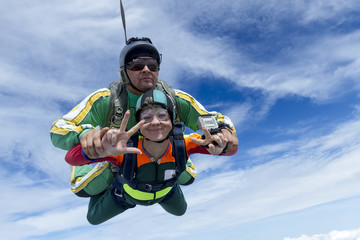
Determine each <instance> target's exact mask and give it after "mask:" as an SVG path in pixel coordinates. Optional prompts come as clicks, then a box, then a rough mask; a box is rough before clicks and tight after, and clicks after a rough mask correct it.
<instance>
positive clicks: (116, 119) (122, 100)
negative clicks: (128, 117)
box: [107, 80, 128, 128]
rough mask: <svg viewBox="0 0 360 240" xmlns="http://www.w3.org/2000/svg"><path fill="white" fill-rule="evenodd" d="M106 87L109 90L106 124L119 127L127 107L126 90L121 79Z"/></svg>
mask: <svg viewBox="0 0 360 240" xmlns="http://www.w3.org/2000/svg"><path fill="white" fill-rule="evenodd" d="M108 88H109V89H110V91H111V95H110V103H109V112H108V115H107V126H109V127H110V128H120V124H121V121H122V119H123V117H124V114H125V111H126V109H127V102H128V96H127V91H126V88H125V86H124V83H122V82H121V80H116V81H114V82H112V83H111V84H110V85H109V87H108Z"/></svg>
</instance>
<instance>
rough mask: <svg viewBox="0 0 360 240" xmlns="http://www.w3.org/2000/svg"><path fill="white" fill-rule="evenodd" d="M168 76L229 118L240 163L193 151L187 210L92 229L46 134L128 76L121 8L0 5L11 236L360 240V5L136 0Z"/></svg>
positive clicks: (140, 30) (122, 218) (134, 17)
mask: <svg viewBox="0 0 360 240" xmlns="http://www.w3.org/2000/svg"><path fill="white" fill-rule="evenodd" d="M124 6H125V10H126V19H127V29H128V30H127V34H128V36H129V37H130V36H140V37H141V36H147V37H150V38H151V39H152V41H153V43H154V44H155V45H156V46H157V48H158V49H159V51H160V52H161V53H162V54H163V63H162V66H161V71H160V78H161V79H163V80H166V81H167V82H168V83H170V84H171V85H172V86H173V87H176V88H179V89H181V90H183V91H186V92H188V93H190V94H191V95H193V96H194V97H196V99H197V100H198V101H199V102H201V103H202V104H203V105H204V106H205V107H206V108H207V109H208V110H216V111H219V112H221V113H223V114H225V115H227V116H229V117H230V118H231V119H232V120H233V122H234V123H235V127H236V129H237V134H238V137H239V141H240V145H239V151H238V153H237V154H236V155H235V156H232V157H216V156H211V157H209V156H201V155H196V156H193V157H192V159H193V161H194V162H195V164H196V166H197V169H198V173H199V175H198V178H197V180H196V182H195V183H194V184H192V185H191V186H187V187H183V191H184V193H185V196H186V199H187V202H188V211H187V213H186V214H185V215H184V216H182V217H174V216H171V215H169V214H167V213H166V212H165V211H164V210H163V209H161V207H159V206H156V205H155V206H152V207H142V206H138V207H136V208H135V209H132V210H130V211H127V212H125V213H124V214H122V215H119V216H117V217H115V218H113V219H111V220H110V221H108V222H106V223H104V224H102V225H99V226H91V225H90V224H88V223H87V221H86V212H87V203H88V199H81V198H78V197H76V196H75V195H74V194H72V193H71V191H70V189H69V178H70V168H69V166H68V165H67V164H66V163H65V161H64V155H65V151H63V150H60V149H57V148H55V147H53V146H52V144H51V142H50V138H49V129H50V127H51V125H52V123H53V121H55V120H56V119H57V118H59V117H60V116H62V115H64V114H65V113H67V112H68V111H69V110H70V109H71V108H72V107H74V106H75V105H76V104H77V103H79V102H80V101H81V100H82V99H83V98H85V97H86V96H87V95H88V94H89V93H91V92H93V91H95V90H97V89H99V88H102V87H106V86H108V84H109V83H111V82H112V81H113V80H116V79H118V75H117V67H118V57H119V53H120V50H121V48H122V46H123V45H124V34H123V29H122V25H121V19H120V10H119V2H118V1H113V0H104V1H84V0H72V1H70V0H64V1H53V0H48V1H40V0H33V1H31V3H30V2H29V1H24V0H18V1H10V0H3V1H1V3H0V20H1V21H0V29H1V33H2V34H1V38H0V44H1V48H0V76H1V77H0V85H1V88H0V101H1V104H0V116H1V117H0V123H1V125H2V126H3V128H2V131H1V133H0V134H1V139H2V144H1V146H0V150H1V151H0V159H1V162H2V168H1V169H0V184H1V186H2V194H1V201H0V207H1V209H2V211H1V214H0V226H1V227H0V231H1V233H2V239H12V240H33V239H47V240H49V239H50V240H51V239H67V240H72V239H95V240H96V239H119V236H121V237H122V238H124V239H144V240H147V239H148V240H151V239H175V240H177V239H184V238H185V239H190V240H191V239H214V240H215V239H216V240H217V239H225V238H226V239H242V240H247V239H249V240H250V239H251V240H257V239H261V240H263V239H267V240H273V239H274V240H275V239H282V240H315V239H316V240H325V239H331V240H339V239H359V238H360V224H359V221H358V213H359V210H360V209H359V200H360V164H358V163H359V159H360V137H359V136H360V104H359V93H360V82H359V80H358V79H359V76H360V71H359V69H360V57H359V56H360V30H359V26H360V17H359V16H360V15H359V12H360V3H359V1H356V0H342V1H339V0H331V1H325V0H313V1H305V0H293V1H265V0H257V1H243V0H238V1H218V0H214V1H202V0H198V1H190V0H181V1H180V0H175V1H166V0H153V1H140V0H133V1H130V0H124Z"/></svg>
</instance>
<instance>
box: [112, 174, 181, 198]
mask: <svg viewBox="0 0 360 240" xmlns="http://www.w3.org/2000/svg"><path fill="white" fill-rule="evenodd" d="M115 178H116V181H117V182H119V183H121V184H127V185H129V186H130V187H131V188H132V189H136V190H139V191H142V192H149V193H156V192H158V191H160V190H163V189H165V188H168V187H173V186H175V184H176V183H177V180H178V178H177V177H174V178H171V179H169V180H165V181H161V182H154V183H145V182H143V181H139V180H136V179H132V180H129V179H126V178H125V177H124V176H123V175H120V174H117V175H116V176H115Z"/></svg>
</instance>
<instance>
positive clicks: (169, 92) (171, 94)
mask: <svg viewBox="0 0 360 240" xmlns="http://www.w3.org/2000/svg"><path fill="white" fill-rule="evenodd" d="M156 89H158V90H160V91H162V92H164V93H165V94H167V95H168V96H169V97H170V99H171V101H172V102H173V104H174V107H175V117H176V121H179V114H178V113H179V112H178V111H179V108H178V102H177V101H176V95H175V91H174V89H173V88H172V87H171V86H170V85H169V84H167V83H166V82H165V81H163V80H160V79H159V80H158V81H157V83H156Z"/></svg>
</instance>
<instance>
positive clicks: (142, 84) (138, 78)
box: [126, 57, 159, 92]
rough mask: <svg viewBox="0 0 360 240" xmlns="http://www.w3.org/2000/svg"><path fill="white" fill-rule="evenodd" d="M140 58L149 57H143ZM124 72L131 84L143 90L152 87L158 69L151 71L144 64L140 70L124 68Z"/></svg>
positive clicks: (156, 77) (156, 78)
mask: <svg viewBox="0 0 360 240" xmlns="http://www.w3.org/2000/svg"><path fill="white" fill-rule="evenodd" d="M142 59H151V58H149V57H144V58H142ZM135 61H136V60H135ZM150 68H151V67H150ZM126 73H127V75H128V76H129V78H130V81H131V82H132V84H134V86H135V87H136V88H138V89H140V90H141V91H143V92H146V91H149V90H151V89H154V88H155V85H156V83H157V81H158V78H159V70H156V71H151V70H150V69H149V67H148V66H147V65H144V68H143V69H141V70H130V69H126Z"/></svg>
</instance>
